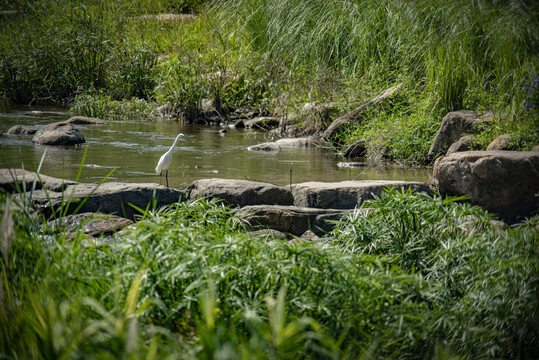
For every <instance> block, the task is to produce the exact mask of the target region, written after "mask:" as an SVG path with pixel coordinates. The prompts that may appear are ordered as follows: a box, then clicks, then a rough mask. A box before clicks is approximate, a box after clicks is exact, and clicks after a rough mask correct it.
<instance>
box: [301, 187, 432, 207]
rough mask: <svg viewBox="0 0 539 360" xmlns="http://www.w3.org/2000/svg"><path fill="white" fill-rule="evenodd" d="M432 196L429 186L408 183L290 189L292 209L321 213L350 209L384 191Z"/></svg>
mask: <svg viewBox="0 0 539 360" xmlns="http://www.w3.org/2000/svg"><path fill="white" fill-rule="evenodd" d="M393 187H396V188H404V189H405V190H407V189H411V190H412V191H413V192H426V193H432V190H431V189H430V186H429V184H427V183H422V182H409V181H389V180H364V181H342V182H330V183H326V182H314V181H313V182H305V183H301V184H293V185H292V195H293V196H294V205H296V206H300V207H308V208H321V209H354V208H356V207H358V206H360V205H361V204H362V203H363V202H364V201H365V200H368V199H373V198H374V197H375V196H377V197H379V196H380V195H381V194H382V192H383V191H384V189H386V188H393Z"/></svg>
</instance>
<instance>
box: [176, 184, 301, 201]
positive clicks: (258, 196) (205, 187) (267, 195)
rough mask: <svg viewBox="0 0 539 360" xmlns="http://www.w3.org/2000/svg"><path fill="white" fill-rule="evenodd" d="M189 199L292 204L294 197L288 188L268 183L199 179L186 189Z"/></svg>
mask: <svg viewBox="0 0 539 360" xmlns="http://www.w3.org/2000/svg"><path fill="white" fill-rule="evenodd" d="M186 194H187V196H188V197H189V198H190V199H196V198H200V197H203V198H209V199H215V198H218V199H221V200H223V201H224V202H225V203H227V204H229V205H233V206H247V205H262V204H265V205H292V204H293V202H294V199H293V198H292V193H291V192H290V190H289V189H287V188H285V187H281V186H277V185H273V184H269V183H264V182H256V181H248V180H233V179H217V178H211V179H199V180H195V181H194V182H193V183H191V185H189V186H188V187H187V189H186Z"/></svg>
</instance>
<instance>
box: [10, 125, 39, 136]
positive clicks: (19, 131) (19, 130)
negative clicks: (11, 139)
mask: <svg viewBox="0 0 539 360" xmlns="http://www.w3.org/2000/svg"><path fill="white" fill-rule="evenodd" d="M37 130H38V129H37V128H34V127H30V126H23V125H15V126H12V127H10V128H9V130H8V131H7V134H8V135H34V134H35V133H36V132H37Z"/></svg>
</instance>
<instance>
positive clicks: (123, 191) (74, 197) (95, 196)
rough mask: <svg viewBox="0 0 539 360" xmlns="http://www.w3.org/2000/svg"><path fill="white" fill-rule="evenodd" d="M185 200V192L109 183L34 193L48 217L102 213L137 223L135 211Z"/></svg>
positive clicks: (165, 188) (142, 185)
mask: <svg viewBox="0 0 539 360" xmlns="http://www.w3.org/2000/svg"><path fill="white" fill-rule="evenodd" d="M184 199H185V194H184V193H183V191H180V190H176V189H172V188H168V187H164V186H160V185H156V184H152V183H145V184H144V183H143V184H131V183H121V182H107V183H103V184H101V185H97V184H83V183H79V184H76V185H69V186H67V188H66V189H65V190H64V191H63V192H52V191H47V192H45V191H44V190H37V191H34V193H33V195H32V199H31V200H32V203H33V204H34V206H35V207H36V208H37V210H38V211H40V212H41V213H43V214H44V215H45V216H46V217H49V216H51V215H52V214H53V213H54V214H56V215H58V214H59V212H60V210H61V212H62V214H66V215H69V214H73V213H82V212H101V213H104V214H115V215H118V216H122V217H124V218H127V219H134V218H135V215H139V214H140V212H139V211H138V210H137V209H136V208H134V207H132V206H131V205H134V206H135V207H137V208H140V209H143V210H146V209H147V208H148V207H149V209H150V210H152V207H153V206H154V201H155V209H160V208H162V207H163V206H166V205H170V204H174V203H177V202H180V201H183V200H184Z"/></svg>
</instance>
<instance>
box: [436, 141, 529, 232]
mask: <svg viewBox="0 0 539 360" xmlns="http://www.w3.org/2000/svg"><path fill="white" fill-rule="evenodd" d="M432 177H433V180H434V182H435V184H436V185H437V186H438V190H439V192H440V193H441V194H442V195H454V196H460V195H468V196H469V197H470V200H469V201H470V202H471V203H473V204H476V205H480V206H482V207H483V208H485V209H486V210H488V211H490V212H493V213H496V214H498V215H499V216H500V217H501V218H502V219H504V220H505V221H507V222H509V223H513V222H516V221H519V220H521V219H523V218H524V217H527V216H530V215H533V214H534V213H536V212H537V210H538V208H539V197H537V196H536V195H537V194H538V193H539V152H532V151H466V152H459V153H454V154H451V155H448V156H444V157H441V158H439V159H437V160H436V162H435V163H434V168H433V175H432Z"/></svg>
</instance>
